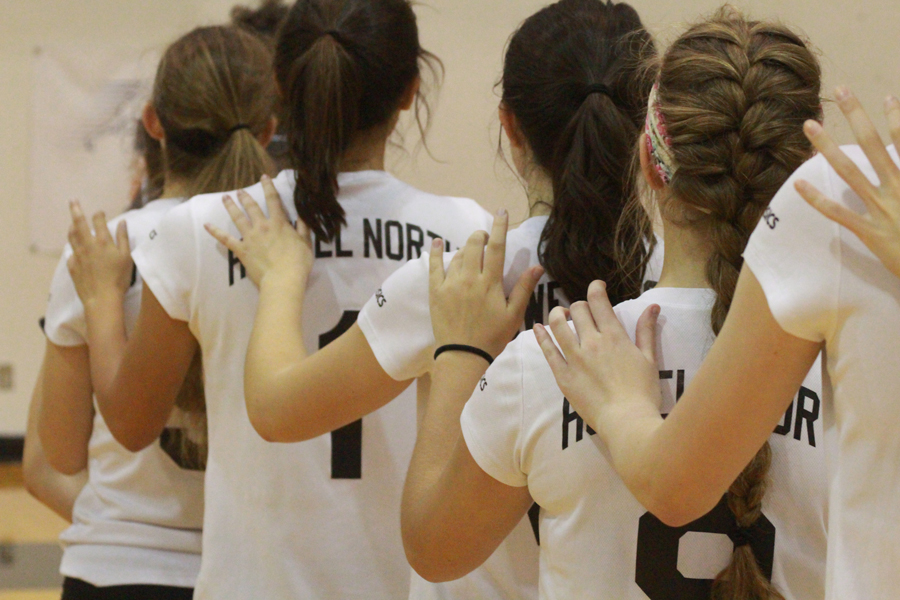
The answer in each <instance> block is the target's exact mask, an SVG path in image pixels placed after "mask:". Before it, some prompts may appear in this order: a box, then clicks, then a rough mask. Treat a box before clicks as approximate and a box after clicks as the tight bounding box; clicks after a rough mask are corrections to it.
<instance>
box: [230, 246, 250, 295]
mask: <svg viewBox="0 0 900 600" xmlns="http://www.w3.org/2000/svg"><path fill="white" fill-rule="evenodd" d="M238 265H240V267H241V274H240V279H246V278H247V269H245V268H244V264H243V263H242V262H241V261H240V260H238V258H237V256H235V255H234V252H232V251H231V250H229V251H228V287H231V286H233V285H234V281H235V277H234V269H235V267H237V266H238Z"/></svg>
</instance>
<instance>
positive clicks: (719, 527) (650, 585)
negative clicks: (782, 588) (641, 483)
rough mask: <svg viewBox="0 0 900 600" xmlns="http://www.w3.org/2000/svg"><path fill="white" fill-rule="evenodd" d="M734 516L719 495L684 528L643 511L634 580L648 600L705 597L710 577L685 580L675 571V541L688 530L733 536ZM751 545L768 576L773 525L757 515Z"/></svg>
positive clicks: (772, 549) (762, 516) (676, 542)
mask: <svg viewBox="0 0 900 600" xmlns="http://www.w3.org/2000/svg"><path fill="white" fill-rule="evenodd" d="M734 529H735V523H734V515H733V514H732V512H731V510H729V508H728V504H727V503H726V502H725V499H724V498H723V499H722V501H721V502H719V504H718V505H717V506H716V507H715V508H714V509H713V510H711V511H710V512H709V513H707V514H706V515H705V516H703V517H701V518H699V519H697V520H696V521H694V522H693V523H689V524H687V525H685V526H684V527H669V526H668V525H666V524H664V523H663V522H662V521H660V520H659V519H657V518H656V517H654V516H653V515H652V514H650V513H645V514H644V516H643V517H641V520H640V526H639V528H638V545H637V564H636V568H635V578H634V580H635V583H637V584H638V586H640V588H641V589H642V590H643V591H644V593H645V594H647V597H648V598H650V600H676V599H677V600H701V599H702V600H708V598H709V597H710V594H711V593H712V583H713V580H712V579H688V578H687V577H685V576H684V575H682V574H681V572H679V571H678V544H679V542H680V540H681V538H682V536H684V534H686V533H689V532H696V533H721V534H724V535H727V536H729V537H730V538H732V540H733V539H734V538H733V535H734ZM755 531H756V536H755V539H754V541H753V543H752V544H751V547H752V548H753V554H754V555H755V556H756V560H757V562H758V563H759V566H760V568H761V569H762V572H763V574H764V575H765V576H766V577H767V578H769V579H770V580H771V579H772V566H773V564H774V562H775V526H774V525H772V522H771V521H769V519H767V518H766V516H765V515H761V516H760V518H759V520H758V521H757V522H756V528H755Z"/></svg>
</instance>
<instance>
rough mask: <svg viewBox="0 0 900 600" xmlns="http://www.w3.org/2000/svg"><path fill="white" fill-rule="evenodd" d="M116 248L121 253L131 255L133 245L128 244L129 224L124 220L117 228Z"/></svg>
mask: <svg viewBox="0 0 900 600" xmlns="http://www.w3.org/2000/svg"><path fill="white" fill-rule="evenodd" d="M116 247H117V248H118V249H119V251H120V252H123V253H125V254H131V244H130V243H129V242H128V223H126V222H125V220H124V219H123V220H121V221H119V224H118V226H117V227H116Z"/></svg>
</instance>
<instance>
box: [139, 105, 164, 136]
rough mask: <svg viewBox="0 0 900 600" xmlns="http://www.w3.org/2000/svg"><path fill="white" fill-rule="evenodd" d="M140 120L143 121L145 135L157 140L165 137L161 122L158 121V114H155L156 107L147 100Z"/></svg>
mask: <svg viewBox="0 0 900 600" xmlns="http://www.w3.org/2000/svg"><path fill="white" fill-rule="evenodd" d="M141 121H143V123H144V129H146V130H147V135H149V136H150V137H152V138H153V139H154V140H156V141H158V142H161V141H163V140H164V139H166V132H165V130H164V129H163V126H162V123H160V122H159V115H157V114H156V109H155V108H153V105H152V104H150V103H149V102H148V103H147V105H146V106H145V107H144V112H143V114H142V115H141Z"/></svg>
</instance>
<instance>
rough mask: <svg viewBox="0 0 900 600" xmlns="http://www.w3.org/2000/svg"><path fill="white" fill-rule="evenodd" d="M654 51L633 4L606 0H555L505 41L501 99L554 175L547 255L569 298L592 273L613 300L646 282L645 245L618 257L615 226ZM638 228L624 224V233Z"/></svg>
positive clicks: (632, 234)
mask: <svg viewBox="0 0 900 600" xmlns="http://www.w3.org/2000/svg"><path fill="white" fill-rule="evenodd" d="M655 52H656V50H655V47H654V44H653V41H652V38H651V36H650V34H649V33H647V31H646V30H645V29H644V27H643V25H642V24H641V20H640V18H639V17H638V14H637V12H635V10H634V9H633V8H632V7H631V6H629V5H628V4H624V3H619V4H614V3H612V2H606V1H603V0H561V1H560V2H557V3H555V4H552V5H550V6H548V7H546V8H544V9H543V10H541V11H539V12H538V13H536V14H534V15H533V16H531V17H530V18H529V19H528V20H526V21H525V23H524V24H523V25H522V26H521V27H520V28H519V30H518V31H517V32H516V33H515V34H514V35H513V37H512V39H511V40H510V43H509V48H508V50H507V53H506V60H505V63H504V69H503V80H502V83H503V102H504V104H505V106H506V107H507V109H508V110H510V111H512V113H513V115H515V117H516V119H517V121H518V123H519V126H520V128H521V129H522V133H523V134H524V136H525V139H526V140H527V142H528V145H529V147H530V149H531V151H532V153H533V156H534V160H535V162H536V163H537V166H538V167H539V168H541V169H543V170H545V171H546V172H547V174H548V175H549V176H550V178H551V180H552V182H553V194H554V198H553V207H552V209H551V212H550V217H549V220H548V221H547V224H546V226H545V227H544V230H543V233H542V234H541V246H540V258H541V264H542V265H543V266H544V268H545V269H546V270H547V272H548V274H549V275H550V276H551V277H552V278H553V279H555V280H556V281H557V282H558V283H559V284H560V286H561V287H562V289H563V291H564V292H565V294H566V297H567V298H568V299H569V300H570V301H572V302H574V301H577V300H583V299H584V298H585V297H586V295H587V288H588V286H589V285H590V283H591V282H592V281H593V280H595V279H604V280H606V282H607V289H608V291H609V295H610V298H611V300H612V301H613V303H617V302H620V301H622V300H626V299H628V298H633V297H635V296H636V295H637V294H638V293H639V291H640V281H641V273H642V268H641V263H642V262H643V261H644V260H645V256H644V254H645V253H644V252H641V253H639V254H638V255H635V256H633V257H631V258H630V259H629V261H628V264H619V262H618V261H617V255H616V245H617V237H616V236H617V232H616V228H617V224H618V222H619V219H620V215H621V213H622V210H623V208H624V207H625V206H626V205H627V204H628V202H629V200H630V199H631V198H633V197H634V195H635V188H634V185H633V182H634V180H635V179H634V176H633V169H632V167H633V164H632V153H633V150H634V148H635V145H636V142H637V140H638V137H639V135H640V132H641V126H642V124H643V122H644V116H645V114H646V105H647V96H648V94H649V92H650V88H651V86H652V83H653V82H652V79H650V78H648V77H645V76H644V70H643V69H642V64H643V63H645V62H646V61H647V60H649V58H650V57H652V56H654V55H655ZM642 234H643V232H642V231H641V230H640V229H639V228H638V227H631V228H624V229H622V230H621V231H620V232H619V240H620V242H621V243H626V244H628V243H631V242H633V241H634V240H636V239H639V238H641V236H642Z"/></svg>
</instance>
